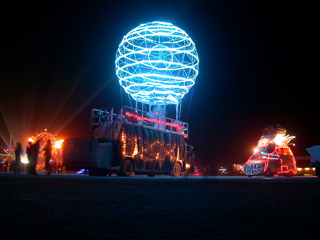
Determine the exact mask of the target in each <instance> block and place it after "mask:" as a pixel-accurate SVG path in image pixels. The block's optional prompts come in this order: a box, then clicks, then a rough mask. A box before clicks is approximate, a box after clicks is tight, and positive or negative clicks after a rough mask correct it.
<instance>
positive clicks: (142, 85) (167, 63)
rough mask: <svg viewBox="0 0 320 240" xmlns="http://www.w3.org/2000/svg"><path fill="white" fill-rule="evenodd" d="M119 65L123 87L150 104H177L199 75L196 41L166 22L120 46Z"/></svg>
mask: <svg viewBox="0 0 320 240" xmlns="http://www.w3.org/2000/svg"><path fill="white" fill-rule="evenodd" d="M115 64H116V74H117V76H118V78H119V82H120V85H121V86H122V87H123V88H124V89H125V91H126V92H127V93H128V94H130V95H131V96H132V97H133V98H134V99H135V100H136V101H139V102H142V103H147V104H160V105H161V104H177V103H178V102H179V100H180V99H182V98H183V96H184V95H185V94H186V93H187V92H188V91H189V90H190V88H191V87H192V86H193V85H194V83H195V80H196V77H197V75H198V72H199V58H198V53H197V50H196V46H195V44H194V42H193V41H192V40H191V38H190V37H189V36H188V34H187V33H186V32H185V31H183V30H181V29H180V28H178V27H176V26H174V25H172V24H171V23H165V22H149V23H146V24H141V25H140V26H138V27H137V28H135V29H133V30H131V31H130V32H129V33H128V34H127V35H126V36H124V37H123V39H122V41H121V43H120V45H119V48H118V50H117V53H116V61H115Z"/></svg>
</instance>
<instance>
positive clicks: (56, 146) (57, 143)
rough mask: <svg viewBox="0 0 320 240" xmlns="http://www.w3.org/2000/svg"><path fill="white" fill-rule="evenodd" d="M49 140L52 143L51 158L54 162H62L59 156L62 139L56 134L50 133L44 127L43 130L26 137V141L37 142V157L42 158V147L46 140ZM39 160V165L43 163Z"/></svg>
mask: <svg viewBox="0 0 320 240" xmlns="http://www.w3.org/2000/svg"><path fill="white" fill-rule="evenodd" d="M48 140H50V141H51V144H52V158H53V160H54V161H55V162H58V163H60V164H62V156H61V148H62V143H63V141H64V139H57V135H56V134H53V133H50V132H48V131H47V129H45V130H44V131H43V132H40V133H37V134H36V136H32V137H30V138H29V139H28V142H31V143H36V142H39V145H40V149H39V157H41V158H44V150H43V149H44V147H45V145H46V143H47V141H48ZM41 162H43V161H40V160H39V163H40V165H44V163H42V164H41Z"/></svg>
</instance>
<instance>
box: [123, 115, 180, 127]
mask: <svg viewBox="0 0 320 240" xmlns="http://www.w3.org/2000/svg"><path fill="white" fill-rule="evenodd" d="M126 116H127V117H134V118H136V119H137V120H143V121H148V122H153V123H158V124H163V125H166V126H171V127H174V128H178V129H179V130H180V131H181V130H182V128H183V126H180V125H179V124H176V123H169V122H164V121H160V120H157V119H152V118H147V117H143V116H139V115H137V114H133V113H130V112H126Z"/></svg>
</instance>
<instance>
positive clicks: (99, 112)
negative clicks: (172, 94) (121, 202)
mask: <svg viewBox="0 0 320 240" xmlns="http://www.w3.org/2000/svg"><path fill="white" fill-rule="evenodd" d="M91 128H92V137H91V138H70V139H66V140H65V141H64V143H63V166H64V167H66V169H67V170H73V171H76V170H80V169H88V170H89V175H91V176H106V175H110V174H112V173H115V174H117V175H118V176H130V175H132V174H136V175H137V174H146V175H148V176H150V177H152V176H155V175H159V174H168V175H169V174H171V175H172V176H174V177H177V176H180V175H181V173H182V172H185V171H186V162H187V156H188V155H190V154H188V153H187V151H188V148H187V142H186V140H187V139H188V124H187V123H185V122H182V121H178V120H175V119H170V118H167V117H165V116H164V115H163V114H161V111H158V110H157V109H156V108H154V110H153V111H149V112H145V111H142V110H139V109H136V108H130V107H123V108H121V111H120V112H119V113H118V114H114V111H113V108H103V109H101V108H100V109H93V110H92V115H91Z"/></svg>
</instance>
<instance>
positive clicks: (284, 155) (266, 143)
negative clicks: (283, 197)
mask: <svg viewBox="0 0 320 240" xmlns="http://www.w3.org/2000/svg"><path fill="white" fill-rule="evenodd" d="M286 133H287V130H286V129H284V128H282V127H281V126H279V125H278V126H277V128H275V127H273V126H268V127H267V128H265V129H264V131H263V135H262V137H261V139H260V140H259V141H258V144H257V147H256V148H255V149H254V153H253V154H252V156H251V157H250V158H249V159H248V161H247V162H246V163H245V164H244V166H243V172H244V173H245V174H246V175H248V176H252V175H265V176H266V177H272V176H274V175H285V176H293V175H296V174H297V167H296V160H295V157H294V156H293V153H292V151H291V149H290V147H289V146H288V144H289V142H290V141H291V140H292V139H293V138H295V137H294V136H289V135H286Z"/></svg>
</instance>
